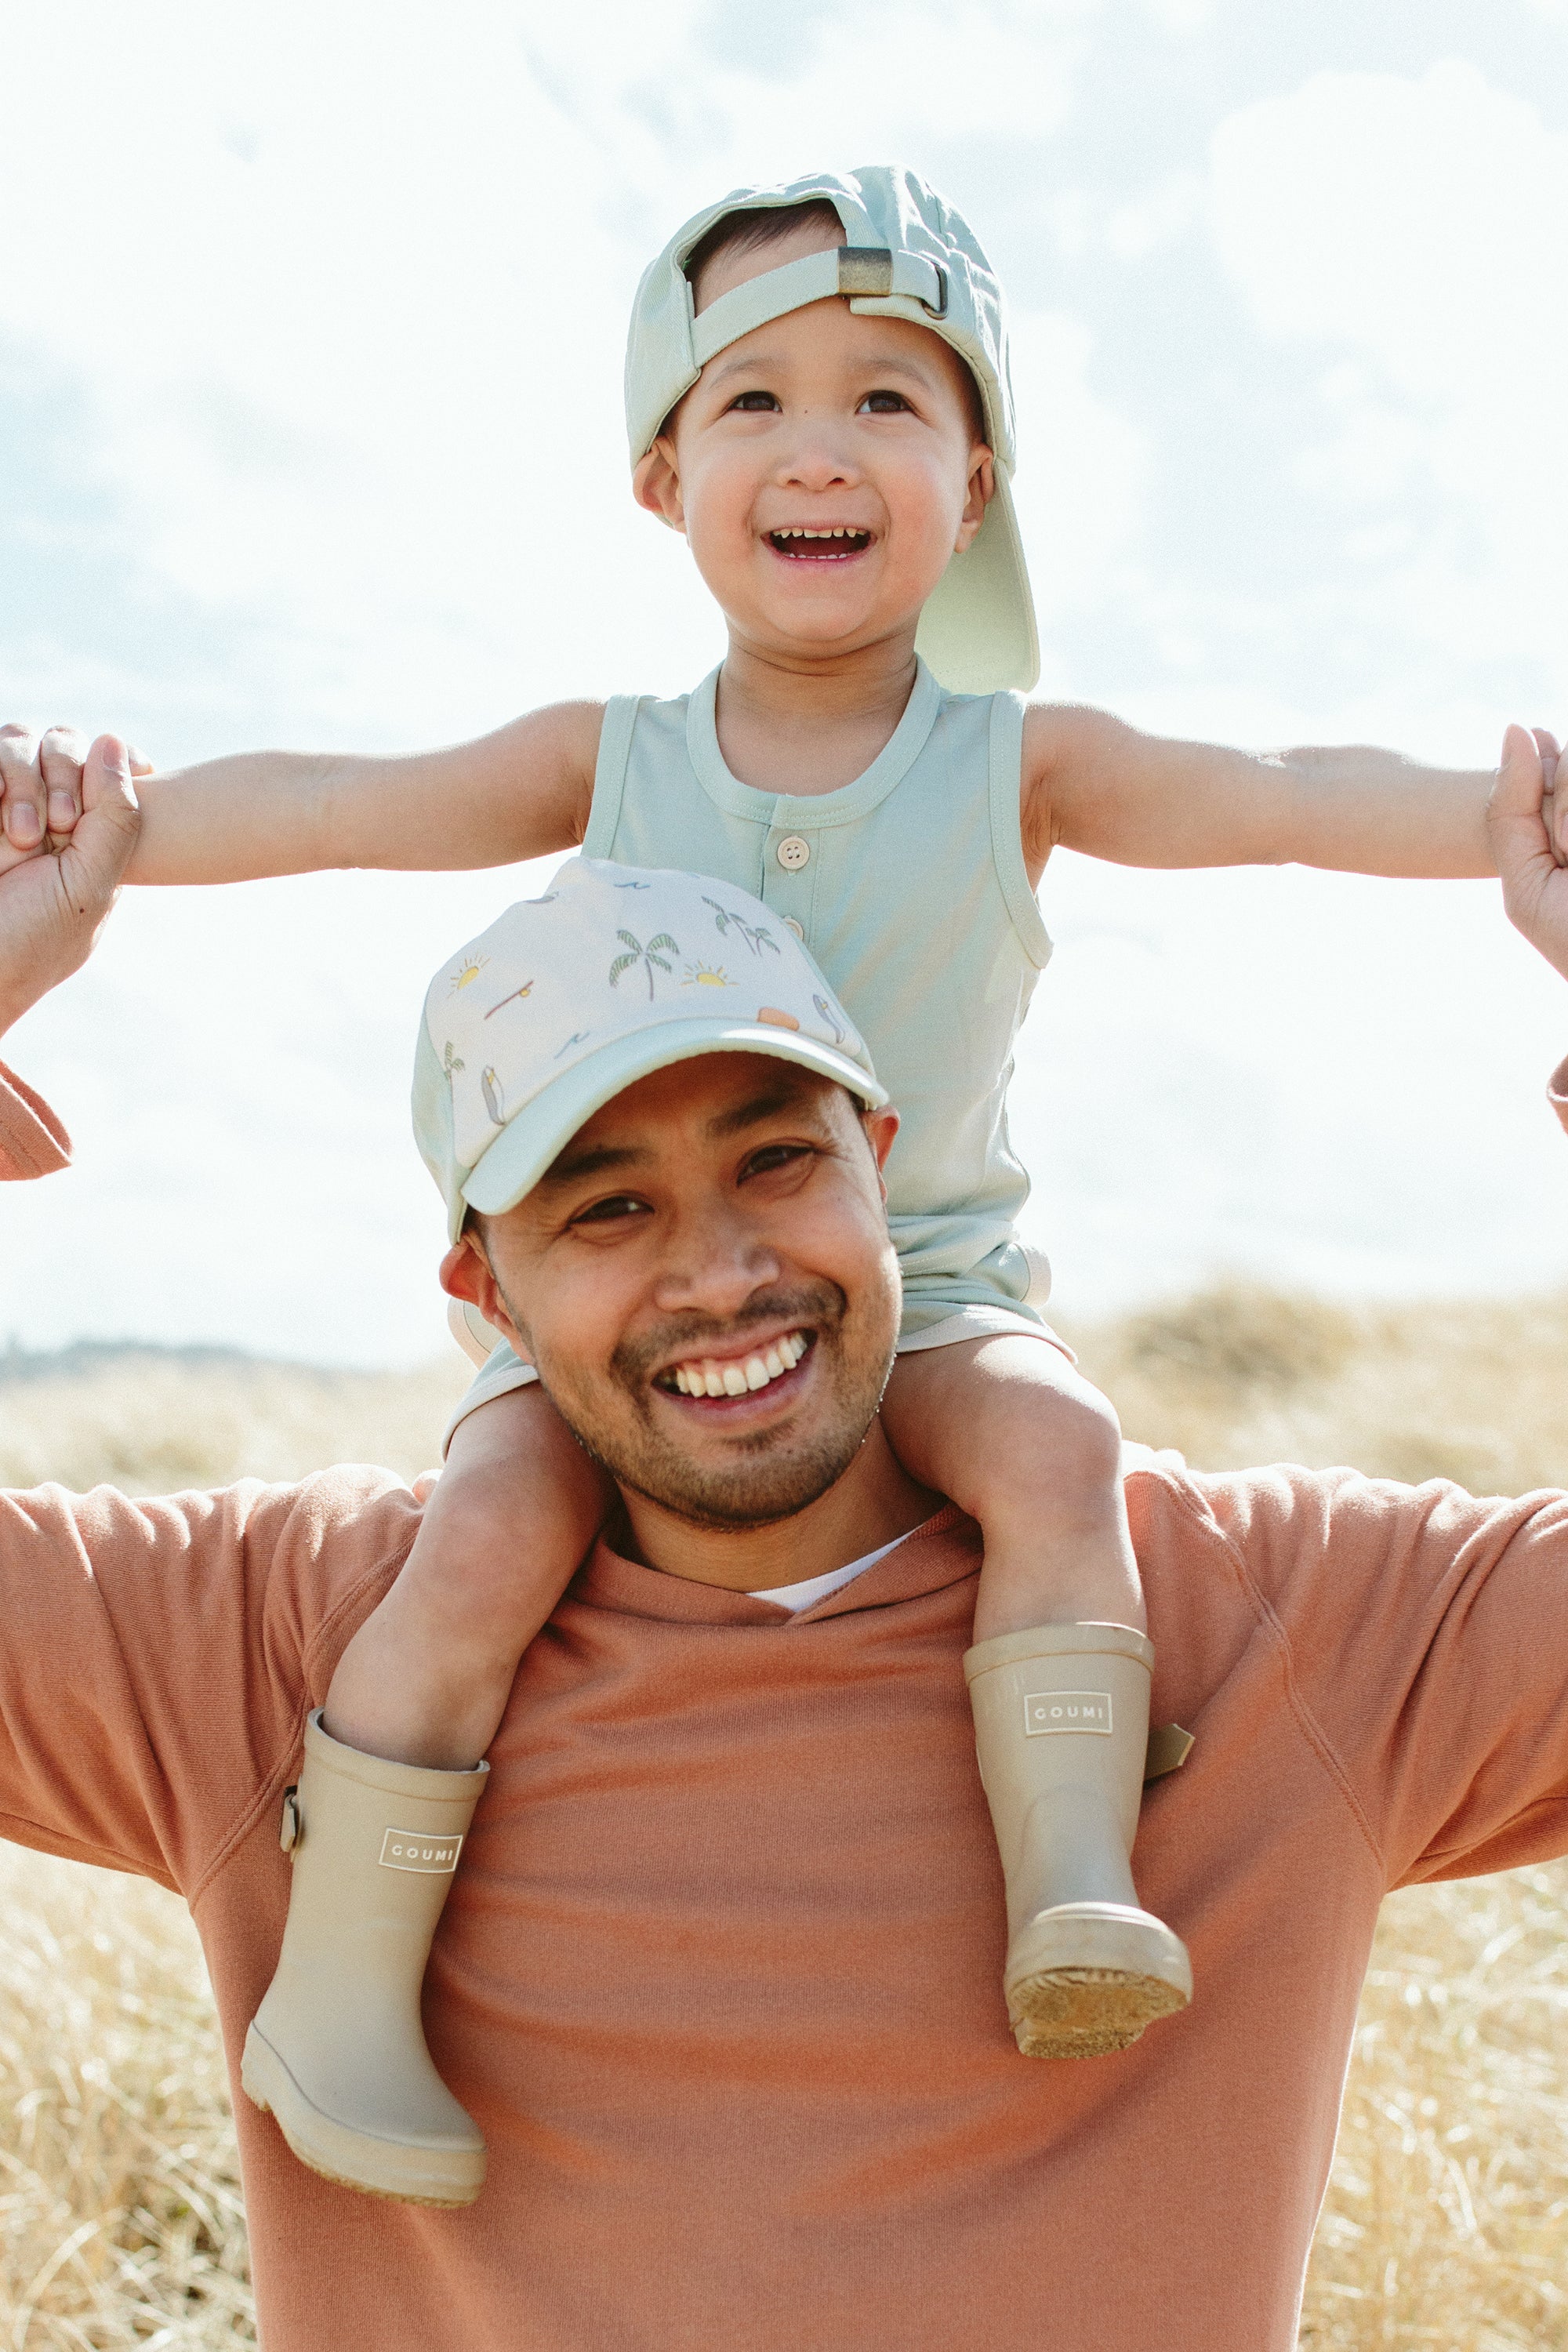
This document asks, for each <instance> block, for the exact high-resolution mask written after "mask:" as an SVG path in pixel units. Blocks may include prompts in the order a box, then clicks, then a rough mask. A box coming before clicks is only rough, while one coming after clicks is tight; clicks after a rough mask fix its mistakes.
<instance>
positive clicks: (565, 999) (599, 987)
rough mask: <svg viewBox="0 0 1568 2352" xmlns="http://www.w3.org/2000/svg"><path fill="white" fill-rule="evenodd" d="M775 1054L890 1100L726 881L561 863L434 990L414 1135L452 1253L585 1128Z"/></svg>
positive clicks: (814, 977) (801, 963)
mask: <svg viewBox="0 0 1568 2352" xmlns="http://www.w3.org/2000/svg"><path fill="white" fill-rule="evenodd" d="M725 1053H728V1054H771V1055H773V1057H774V1058H775V1059H776V1060H778V1061H782V1062H797V1063H799V1064H800V1065H801V1066H802V1067H803V1068H805V1069H808V1070H816V1071H818V1072H819V1073H820V1074H821V1076H824V1077H826V1078H834V1079H837V1082H838V1084H839V1085H840V1086H843V1087H848V1089H849V1091H850V1093H851V1094H853V1095H855V1096H857V1097H858V1098H859V1100H860V1101H861V1102H863V1103H867V1104H868V1105H871V1106H872V1107H875V1106H877V1105H879V1104H881V1103H885V1102H886V1101H887V1099H888V1097H887V1095H886V1094H885V1093H884V1091H883V1089H882V1088H881V1087H879V1085H878V1084H877V1074H876V1072H875V1071H874V1070H873V1069H872V1067H871V1057H870V1055H868V1053H867V1051H866V1047H865V1045H864V1044H863V1043H862V1041H861V1039H860V1037H859V1035H858V1034H857V1031H856V1029H855V1025H854V1024H853V1023H852V1022H851V1020H850V1018H849V1016H848V1014H847V1013H846V1012H845V1011H844V1008H843V1006H842V1005H841V1004H840V1003H838V1000H837V997H836V996H835V995H834V993H833V991H832V990H831V989H830V988H829V986H828V984H827V982H826V980H825V979H824V978H823V976H822V974H821V972H820V971H818V970H817V968H816V964H815V963H814V962H813V961H812V960H811V957H810V956H809V955H808V954H807V953H806V950H805V948H804V947H803V946H802V945H801V943H800V941H799V940H797V939H796V938H795V934H794V932H793V931H791V930H790V929H788V928H787V927H786V926H785V925H784V923H782V922H780V920H779V919H778V918H777V917H776V916H775V915H774V914H773V913H772V912H771V911H770V909H769V908H766V907H764V906H763V903H762V901H761V899H760V898H750V897H748V895H747V894H746V892H745V891H744V890H737V889H735V888H733V887H731V885H730V884H729V883H727V882H716V881H714V880H712V879H711V878H710V877H708V876H706V875H701V874H682V873H677V872H672V871H664V870H660V869H657V868H653V867H645V866H615V865H611V864H610V863H609V862H608V861H607V860H605V859H604V858H597V857H574V858H570V859H568V861H567V863H566V864H565V865H564V866H562V867H561V868H560V869H559V870H558V872H557V874H556V876H555V879H554V881H553V882H552V885H551V887H550V888H549V889H548V890H547V891H546V892H545V893H544V896H543V897H542V898H525V899H523V900H522V901H521V903H520V904H519V905H517V906H515V907H509V908H507V910H506V912H505V914H504V915H502V916H501V917H500V919H499V920H498V921H496V922H493V923H492V924H491V925H490V927H489V930H488V931H481V932H480V934H479V938H478V939H477V940H470V941H469V942H468V946H467V947H465V948H461V949H459V950H458V953H457V954H456V955H455V956H452V957H450V958H448V960H447V962H446V963H444V964H443V965H442V967H441V969H440V971H438V972H437V974H436V977H435V979H434V980H433V981H432V982H431V983H430V986H429V989H428V991H427V992H426V998H425V1013H424V1017H423V1019H422V1020H421V1022H420V1024H419V1044H418V1047H417V1050H416V1055H415V1062H414V1132H415V1136H416V1139H417V1141H418V1145H419V1150H420V1152H421V1153H422V1155H423V1157H424V1160H425V1165H426V1167H427V1168H428V1169H429V1171H430V1173H431V1175H432V1176H434V1178H435V1179H436V1181H437V1185H438V1186H439V1187H440V1191H441V1196H442V1198H443V1199H444V1201H445V1202H446V1203H447V1233H448V1235H449V1237H450V1238H451V1239H452V1240H453V1241H456V1240H457V1238H458V1234H459V1233H460V1232H461V1231H462V1227H463V1217H464V1213H465V1212H466V1211H467V1210H468V1209H470V1208H473V1209H480V1210H483V1211H485V1212H486V1213H488V1214H489V1215H492V1216H494V1215H499V1214H500V1213H501V1212H502V1211H503V1210H506V1209H510V1208H514V1207H515V1206H516V1204H517V1202H519V1201H521V1199H522V1197H523V1195H524V1194H525V1193H526V1192H531V1191H532V1189H533V1187H534V1185H535V1184H537V1182H538V1181H539V1179H540V1178H541V1177H542V1175H543V1173H544V1171H545V1170H546V1169H547V1168H548V1167H549V1166H550V1164H551V1162H552V1160H554V1159H555V1158H556V1156H557V1154H558V1153H559V1152H561V1151H562V1150H563V1149H564V1147H565V1146H566V1145H567V1144H568V1143H569V1142H570V1141H571V1139H572V1138H573V1137H574V1135H575V1134H576V1132H577V1129H579V1128H580V1127H581V1126H582V1125H583V1122H584V1119H587V1118H592V1117H593V1115H594V1113H595V1111H596V1110H598V1109H599V1108H601V1107H602V1106H603V1105H604V1104H605V1103H607V1102H609V1101H610V1100H611V1099H612V1097H614V1096H616V1095H618V1094H620V1093H621V1092H622V1091H623V1089H624V1088H626V1087H629V1086H634V1085H635V1084H636V1082H637V1079H638V1078H646V1077H647V1076H649V1074H650V1073H651V1072H652V1071H654V1070H662V1069H665V1068H667V1067H668V1066H669V1064H670V1063H672V1062H685V1061H690V1060H693V1059H694V1058H695V1057H696V1056H697V1055H700V1054H725Z"/></svg>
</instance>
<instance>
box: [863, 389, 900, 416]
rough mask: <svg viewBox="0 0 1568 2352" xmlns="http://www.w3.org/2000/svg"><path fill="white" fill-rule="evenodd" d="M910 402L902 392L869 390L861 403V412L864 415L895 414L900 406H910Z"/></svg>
mask: <svg viewBox="0 0 1568 2352" xmlns="http://www.w3.org/2000/svg"><path fill="white" fill-rule="evenodd" d="M908 407H909V402H908V401H907V400H906V399H905V398H904V395H903V394H902V393H901V392H868V394H866V397H865V399H864V400H863V401H862V402H861V403H860V409H859V414H860V415H863V416H894V415H897V414H898V412H899V410H900V408H908Z"/></svg>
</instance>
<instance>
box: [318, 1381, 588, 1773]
mask: <svg viewBox="0 0 1568 2352" xmlns="http://www.w3.org/2000/svg"><path fill="white" fill-rule="evenodd" d="M609 1493H610V1489H609V1482H608V1481H607V1479H606V1478H605V1475H604V1473H603V1471H601V1470H599V1469H598V1468H597V1467H596V1466H595V1464H593V1463H592V1462H590V1460H589V1459H588V1456H587V1455H586V1454H584V1451H583V1449H582V1447H581V1446H580V1445H579V1444H578V1443H577V1441H576V1439H575V1438H574V1436H573V1434H572V1433H571V1431H570V1430H569V1429H568V1428H567V1426H566V1424H565V1423H564V1422H563V1420H562V1418H561V1416H560V1414H559V1413H558V1412H556V1410H555V1408H554V1406H553V1405H552V1403H551V1402H550V1399H549V1398H548V1397H547V1396H546V1395H545V1393H544V1391H543V1390H542V1388H541V1387H540V1386H539V1385H538V1383H537V1382H535V1383H534V1384H533V1385H532V1386H531V1387H529V1388H521V1389H512V1390H510V1391H508V1393H507V1394H506V1395H504V1396H499V1397H494V1398H492V1399H491V1401H490V1402H489V1403H488V1404H482V1405H479V1407H478V1408H477V1409H476V1410H475V1411H474V1412H470V1413H469V1414H468V1416H467V1417H466V1418H465V1419H464V1420H462V1421H460V1422H459V1423H458V1426H457V1428H456V1429H455V1430H454V1431H453V1433H452V1443H451V1445H450V1447H449V1448H448V1450H447V1466H446V1469H445V1470H444V1471H443V1473H442V1475H441V1477H440V1479H439V1480H438V1481H437V1486H436V1489H435V1492H434V1493H433V1494H432V1496H431V1497H430V1500H429V1502H428V1503H427V1504H426V1507H425V1517H424V1521H423V1524H422V1525H421V1527H420V1529H419V1533H418V1535H417V1536H416V1538H415V1542H414V1549H413V1550H412V1551H411V1552H410V1553H409V1555H408V1558H407V1559H406V1560H405V1562H404V1565H403V1568H402V1570H401V1571H400V1573H399V1575H398V1578H397V1581H396V1582H395V1584H394V1585H393V1587H392V1589H391V1591H389V1592H388V1593H387V1595H386V1597H385V1599H384V1601H382V1602H381V1604H380V1606H379V1607H378V1608H376V1609H374V1611H373V1612H371V1614H370V1616H368V1617H367V1618H366V1619H365V1622H364V1623H363V1625H362V1626H361V1627H360V1629H359V1632H358V1633H356V1634H355V1635H354V1637H353V1641H352V1642H351V1643H349V1645H348V1648H347V1649H346V1650H345V1651H344V1652H343V1654H342V1658H341V1659H340V1660H339V1662H338V1668H337V1672H336V1673H335V1674H334V1675H333V1676H332V1680H331V1687H330V1688H329V1690H328V1692H327V1705H326V1711H325V1716H324V1718H323V1721H324V1726H325V1728H326V1730H327V1731H328V1732H329V1733H330V1735H331V1738H334V1739H337V1740H341V1741H342V1742H343V1743H344V1744H345V1745H346V1746H347V1747H350V1748H361V1749H363V1751H364V1753H365V1754H367V1755H370V1756H384V1757H387V1758H390V1759H392V1760H393V1761H394V1762H395V1763H399V1764H424V1765H434V1766H436V1767H437V1769H440V1770H443V1771H450V1772H461V1771H465V1770H467V1769H468V1768H469V1767H470V1766H471V1765H474V1764H477V1763H478V1761H479V1758H480V1757H481V1756H482V1755H483V1754H484V1752H485V1750H486V1748H488V1747H489V1744H490V1741H491V1740H492V1739H493V1738H494V1737H495V1733H496V1727H497V1726H498V1725H499V1723H500V1719H501V1717H502V1715H503V1714H504V1712H505V1710H506V1703H507V1699H508V1697H509V1696H510V1691H511V1685H512V1681H513V1678H514V1676H515V1675H516V1673H517V1665H518V1660H519V1659H520V1658H521V1655H522V1654H523V1652H524V1650H526V1649H527V1647H528V1645H529V1643H530V1642H531V1641H532V1639H533V1637H534V1635H535V1634H536V1633H538V1631H539V1629H540V1627H541V1626H542V1624H543V1622H544V1621H545V1619H546V1618H547V1617H548V1616H549V1614H550V1612H551V1611H552V1609H553V1608H554V1606H555V1604H556V1602H557V1601H559V1600H560V1598H561V1595H562V1593H563V1591H565V1589H566V1587H567V1585H568V1584H569V1583H570V1582H571V1580H572V1578H573V1576H574V1574H575V1572H576V1570H577V1567H578V1565H579V1563H580V1561H581V1560H582V1558H583V1555H584V1552H585V1551H586V1550H587V1549H588V1546H589V1545H590V1543H592V1541H593V1539H594V1536H595V1531H596V1530H597V1529H598V1528H599V1527H600V1526H601V1525H602V1523H603V1521H604V1517H605V1511H606V1510H607V1508H608V1507H609Z"/></svg>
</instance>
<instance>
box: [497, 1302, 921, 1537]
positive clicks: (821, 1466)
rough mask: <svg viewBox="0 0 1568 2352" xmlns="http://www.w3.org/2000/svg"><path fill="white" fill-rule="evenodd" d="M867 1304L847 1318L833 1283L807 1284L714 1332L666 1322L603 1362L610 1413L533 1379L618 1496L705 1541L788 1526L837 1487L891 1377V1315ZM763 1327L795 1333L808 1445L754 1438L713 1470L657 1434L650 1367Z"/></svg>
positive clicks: (703, 1325)
mask: <svg viewBox="0 0 1568 2352" xmlns="http://www.w3.org/2000/svg"><path fill="white" fill-rule="evenodd" d="M882 1305H883V1301H882V1300H881V1298H880V1297H874V1298H868V1299H867V1300H866V1301H865V1302H864V1304H863V1305H862V1306H861V1307H860V1309H859V1311H858V1313H857V1312H855V1311H854V1310H852V1309H851V1308H850V1307H849V1303H848V1301H847V1297H846V1296H845V1294H844V1292H843V1291H842V1290H840V1289H839V1288H838V1286H837V1284H835V1283H826V1282H823V1283H808V1284H803V1285H801V1286H799V1287H797V1288H795V1289H791V1290H778V1291H774V1292H773V1293H771V1294H769V1295H768V1296H766V1297H762V1298H757V1299H753V1300H752V1301H750V1302H749V1303H748V1305H747V1306H746V1307H745V1309H744V1310H743V1311H742V1313H741V1314H740V1315H738V1316H735V1317H732V1318H730V1319H729V1320H727V1321H726V1322H724V1323H723V1324H722V1325H717V1324H715V1323H714V1322H713V1320H712V1319H711V1318H708V1317H696V1316H684V1317H675V1318H671V1320H670V1321H669V1322H668V1324H666V1325H665V1326H664V1327H663V1328H662V1329H661V1330H660V1331H659V1332H658V1333H657V1334H656V1335H652V1336H650V1337H648V1338H646V1339H637V1340H635V1341H634V1340H627V1341H626V1342H624V1343H623V1344H622V1345H621V1346H620V1347H619V1348H617V1349H616V1351H615V1353H614V1355H613V1356H612V1357H611V1359H610V1365H609V1373H610V1381H611V1383H612V1394H613V1399H614V1403H615V1406H616V1411H615V1412H600V1413H595V1412H594V1410H593V1399H592V1397H583V1398H581V1399H579V1398H578V1397H576V1396H574V1395H573V1394H572V1393H571V1392H570V1391H568V1390H567V1389H566V1387H565V1385H564V1384H563V1383H562V1382H561V1381H552V1379H551V1372H550V1367H549V1366H548V1365H547V1364H544V1363H542V1364H541V1365H540V1367H539V1370H540V1377H541V1380H542V1383H543V1385H544V1387H545V1388H546V1390H547V1391H549V1394H550V1399H551V1402H552V1404H553V1405H554V1407H555V1409H556V1411H557V1412H559V1413H560V1415H561V1417H562V1419H563V1421H564V1422H565V1423H566V1426H567V1427H568V1429H570V1430H571V1432H572V1433H573V1435H574V1437H575V1439H576V1440H577V1443H578V1444H579V1445H581V1446H582V1448H583V1450H584V1453H585V1454H589V1455H591V1457H592V1458H593V1460H594V1461H595V1462H596V1463H598V1465H599V1466H600V1467H601V1469H604V1470H606V1471H608V1473H609V1475H610V1476H611V1477H612V1478H613V1479H615V1481H616V1484H617V1485H618V1486H626V1487H629V1488H630V1489H631V1491H632V1492H633V1493H634V1494H637V1495H641V1496H645V1497H646V1499H647V1501H648V1502H650V1503H657V1504H658V1505H660V1506H661V1507H662V1508H664V1509H665V1510H667V1511H670V1512H673V1513H674V1514H675V1515H676V1517H679V1518H682V1519H686V1520H688V1521H689V1523H690V1524H691V1525H692V1526H693V1527H699V1528H709V1529H713V1530H733V1529H738V1528H760V1527H766V1526H769V1525H772V1524H773V1523H774V1522H776V1521H777V1520H780V1519H787V1518H792V1517H794V1516H795V1513H796V1512H797V1511H803V1510H805V1507H806V1506H807V1504H809V1503H815V1502H816V1498H817V1496H819V1495H825V1494H826V1492H827V1490H828V1488H829V1487H830V1486H834V1485H836V1484H837V1481H838V1479H840V1478H841V1477H842V1476H843V1475H844V1473H845V1471H846V1470H847V1468H848V1467H849V1465H850V1463H851V1462H853V1460H854V1459H855V1456H856V1454H858V1452H859V1450H860V1448H861V1446H862V1445H863V1444H864V1443H865V1440H866V1433H867V1431H868V1429H869V1427H870V1425H871V1423H872V1422H873V1420H874V1419H875V1418H876V1413H877V1408H878V1406H879V1404H880V1403H881V1401H882V1391H883V1390H884V1389H885V1388H886V1386H887V1384H888V1375H889V1372H890V1371H891V1370H892V1366H893V1343H894V1339H895V1338H896V1336H897V1319H898V1307H897V1301H896V1287H895V1295H894V1297H893V1298H892V1299H890V1300H889V1302H888V1312H887V1314H886V1315H885V1316H884V1315H883V1314H882V1313H881V1312H880V1311H879V1310H880V1308H881V1307H882ZM763 1324H766V1325H768V1326H770V1327H771V1328H773V1330H775V1331H776V1330H778V1329H779V1328H781V1326H782V1327H784V1328H788V1327H790V1326H793V1325H796V1324H799V1325H807V1326H809V1327H810V1328H811V1330H812V1332H813V1334H814V1339H813V1345H812V1349H811V1357H810V1360H811V1361H812V1362H813V1363H814V1364H815V1365H816V1374H815V1379H816V1382H817V1384H818V1390H817V1400H816V1410H815V1411H814V1412H813V1414H812V1415H811V1419H812V1422H813V1424H814V1426H813V1430H812V1433H810V1434H809V1435H805V1436H801V1435H792V1434H791V1433H789V1432H787V1431H781V1430H759V1431H757V1432H756V1433H754V1434H752V1435H751V1436H749V1437H748V1436H737V1437H735V1438H733V1439H731V1441H730V1442H729V1445H728V1449H727V1454H726V1456H725V1458H721V1460H719V1461H711V1460H700V1459H697V1458H694V1457H693V1455H691V1454H688V1453H687V1452H686V1451H685V1450H684V1449H683V1448H682V1446H681V1445H680V1444H679V1439H678V1438H677V1437H675V1436H673V1435H671V1434H669V1433H667V1432H666V1431H665V1430H663V1429H662V1428H660V1427H659V1426H658V1424H657V1423H656V1422H655V1418H654V1413H653V1409H652V1407H651V1405H650V1403H649V1398H648V1391H649V1388H650V1385H651V1376H652V1373H653V1371H654V1370H655V1368H656V1367H657V1366H659V1365H664V1364H668V1363H669V1362H671V1361H672V1360H674V1359H676V1358H678V1357H680V1356H683V1355H691V1356H701V1355H704V1354H706V1353H708V1352H709V1351H710V1349H712V1348H713V1347H714V1346H716V1345H724V1346H726V1347H727V1346H730V1345H732V1343H733V1342H734V1341H735V1340H736V1339H739V1338H741V1337H742V1334H743V1333H744V1332H745V1331H747V1330H748V1329H750V1328H755V1327H757V1326H759V1325H763Z"/></svg>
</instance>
